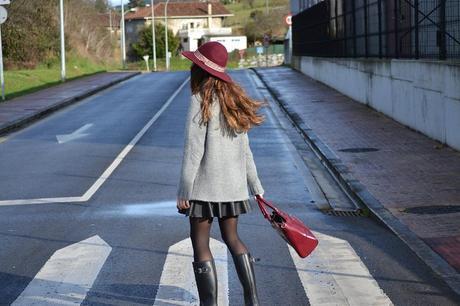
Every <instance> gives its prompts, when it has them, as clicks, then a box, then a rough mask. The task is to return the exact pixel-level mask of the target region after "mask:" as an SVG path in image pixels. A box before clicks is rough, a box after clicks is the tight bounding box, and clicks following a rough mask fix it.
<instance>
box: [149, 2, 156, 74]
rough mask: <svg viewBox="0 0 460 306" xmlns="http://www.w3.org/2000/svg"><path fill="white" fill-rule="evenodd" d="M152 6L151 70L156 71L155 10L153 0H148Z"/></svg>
mask: <svg viewBox="0 0 460 306" xmlns="http://www.w3.org/2000/svg"><path fill="white" fill-rule="evenodd" d="M150 6H151V7H152V42H153V43H152V49H153V50H152V51H153V71H157V44H156V41H155V12H154V8H153V0H150Z"/></svg>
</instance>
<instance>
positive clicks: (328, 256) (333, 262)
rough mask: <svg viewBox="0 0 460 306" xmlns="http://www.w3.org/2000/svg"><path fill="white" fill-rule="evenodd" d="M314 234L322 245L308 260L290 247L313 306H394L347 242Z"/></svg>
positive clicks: (319, 245)
mask: <svg viewBox="0 0 460 306" xmlns="http://www.w3.org/2000/svg"><path fill="white" fill-rule="evenodd" d="M314 234H315V235H316V237H317V238H318V240H319V244H318V247H317V248H316V250H315V251H313V253H312V254H311V255H310V256H308V257H307V258H301V257H299V256H298V255H297V253H296V252H295V250H294V249H293V248H292V247H291V246H289V245H288V248H289V252H290V254H291V257H292V259H293V261H294V264H295V266H296V268H297V273H298V274H299V278H300V280H301V282H302V285H303V287H304V290H305V293H306V295H307V296H308V299H309V302H310V305H312V306H316V305H341V306H345V305H353V306H361V305H362V306H368V305H374V306H383V305H385V306H387V305H393V303H392V302H391V300H390V299H389V298H388V296H387V295H386V294H385V293H384V292H383V290H382V289H380V287H379V285H378V283H377V282H376V281H375V279H374V278H373V277H372V275H371V274H370V273H369V270H368V269H367V268H366V266H365V265H364V263H363V262H362V261H361V259H360V258H359V256H358V255H357V254H356V253H355V251H354V250H353V248H352V247H351V245H350V244H349V243H348V242H347V241H345V240H342V239H338V238H335V237H332V236H329V235H326V234H321V233H318V232H315V233H314Z"/></svg>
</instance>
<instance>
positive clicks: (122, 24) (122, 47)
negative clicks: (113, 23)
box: [120, 0, 126, 69]
mask: <svg viewBox="0 0 460 306" xmlns="http://www.w3.org/2000/svg"><path fill="white" fill-rule="evenodd" d="M120 22H121V26H120V28H121V39H120V43H121V65H122V68H123V69H125V62H126V54H125V6H124V5H123V0H121V20H120Z"/></svg>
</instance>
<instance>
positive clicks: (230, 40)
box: [206, 36, 248, 52]
mask: <svg viewBox="0 0 460 306" xmlns="http://www.w3.org/2000/svg"><path fill="white" fill-rule="evenodd" d="M206 41H217V42H220V43H221V44H223V45H224V46H225V48H226V49H227V52H232V51H233V50H235V49H236V50H244V49H246V48H247V47H248V42H247V38H246V36H214V37H209V38H208V39H207V40H206Z"/></svg>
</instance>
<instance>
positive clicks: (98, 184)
mask: <svg viewBox="0 0 460 306" xmlns="http://www.w3.org/2000/svg"><path fill="white" fill-rule="evenodd" d="M189 79H190V77H188V78H187V79H186V80H185V81H184V82H183V83H182V84H181V85H180V86H179V88H177V89H176V91H175V92H174V93H173V94H172V95H171V96H170V97H169V99H168V101H166V103H165V104H164V105H163V106H162V107H161V108H160V110H159V111H158V112H157V113H156V114H155V115H154V116H153V117H152V119H150V120H149V122H147V124H146V125H145V126H144V127H143V128H142V129H141V130H140V131H139V132H138V133H137V135H136V136H134V138H133V139H132V140H131V141H130V142H129V143H128V145H126V147H124V149H123V150H122V151H121V152H120V153H119V154H118V156H117V157H115V159H114V161H113V162H112V163H111V164H110V166H109V167H108V168H107V169H106V170H105V171H104V172H103V173H102V174H101V176H100V177H99V178H98V179H97V180H96V181H95V182H94V183H93V185H92V186H91V187H90V188H89V189H88V190H87V191H86V192H85V193H84V194H83V195H82V196H80V197H59V198H37V199H17V200H0V206H3V205H27V204H46V203H71V202H86V201H88V200H89V199H91V197H92V196H93V195H94V194H95V193H96V191H97V190H98V189H99V188H100V187H101V186H102V184H104V182H105V181H106V180H107V179H108V178H109V177H110V175H111V174H112V173H113V171H115V169H116V168H117V167H118V165H119V164H120V163H121V162H122V161H123V159H124V158H125V157H126V155H127V154H128V153H129V151H131V149H132V148H133V147H134V146H135V145H136V143H137V142H138V141H139V139H141V138H142V136H143V135H144V134H145V133H146V132H147V130H148V129H149V128H150V127H151V126H152V124H154V123H155V121H157V119H158V118H159V117H160V116H161V114H162V113H163V112H164V111H165V110H166V109H167V108H168V106H169V105H170V104H171V103H172V101H173V100H174V98H175V97H176V96H177V95H178V94H179V92H180V91H181V90H182V88H184V86H185V84H187V83H188V81H189Z"/></svg>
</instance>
